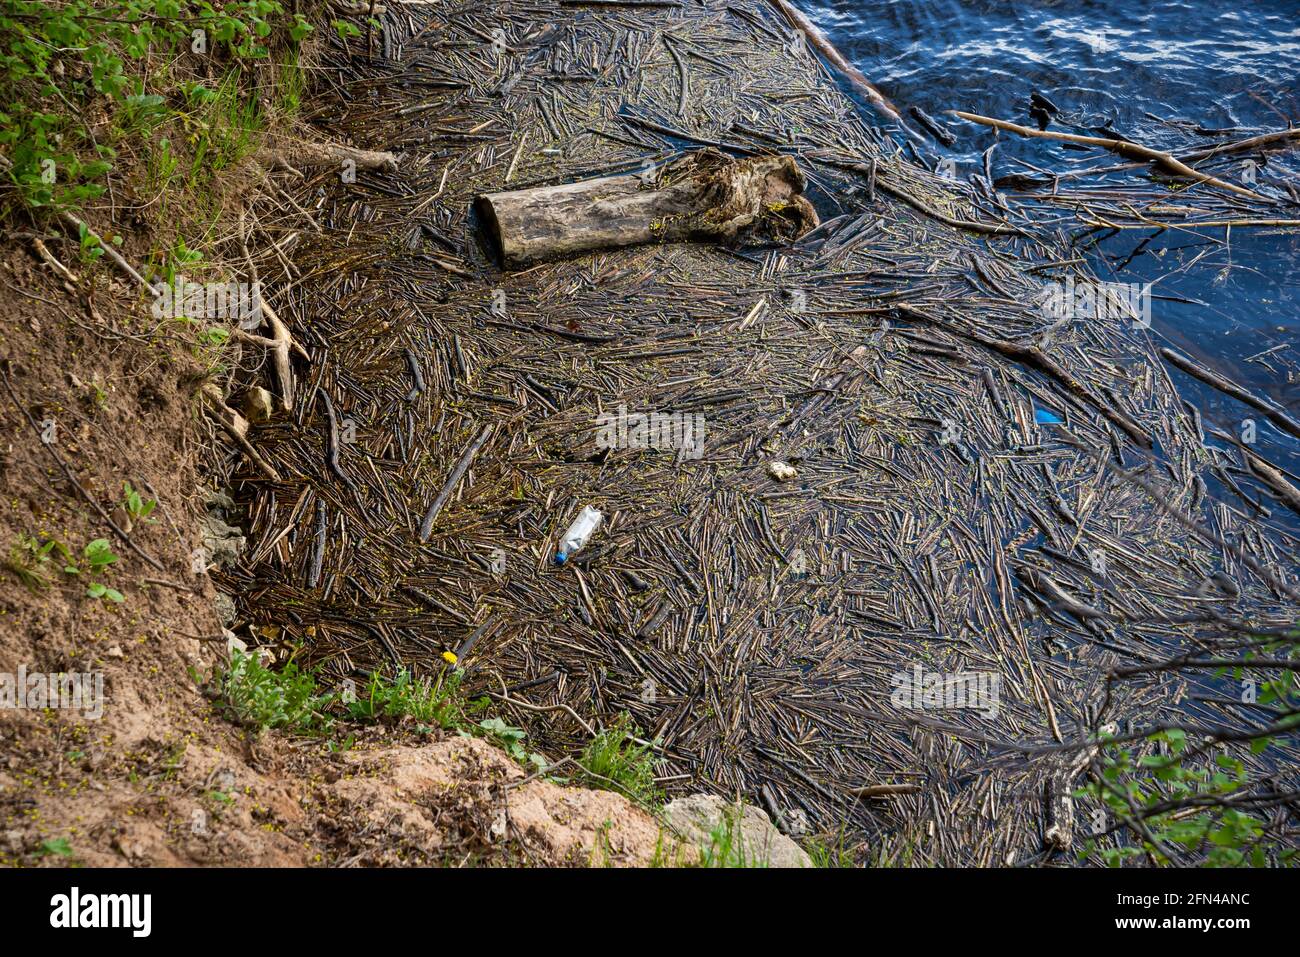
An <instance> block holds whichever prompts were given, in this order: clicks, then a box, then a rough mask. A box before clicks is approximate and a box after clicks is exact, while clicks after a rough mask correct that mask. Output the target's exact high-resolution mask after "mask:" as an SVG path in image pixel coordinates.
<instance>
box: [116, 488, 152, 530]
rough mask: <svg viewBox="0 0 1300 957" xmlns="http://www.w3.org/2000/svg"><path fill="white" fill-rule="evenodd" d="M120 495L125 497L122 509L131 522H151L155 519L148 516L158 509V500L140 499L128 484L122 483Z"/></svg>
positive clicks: (137, 493) (138, 494)
mask: <svg viewBox="0 0 1300 957" xmlns="http://www.w3.org/2000/svg"><path fill="white" fill-rule="evenodd" d="M122 493H123V494H124V495H125V496H126V499H125V501H124V502H123V507H124V508H125V509H126V514H128V515H130V516H131V521H133V522H153V521H155V519H152V518H150V517H149V516H150V515H151V514H152V513H153V510H154V509H155V508H157V507H158V500H157V499H152V498H141V497H140V493H139V492H137V491H136V490H135V489H134V488H132V487H131V483H130V482H123V483H122Z"/></svg>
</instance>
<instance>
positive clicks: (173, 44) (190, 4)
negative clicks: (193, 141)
mask: <svg viewBox="0 0 1300 957" xmlns="http://www.w3.org/2000/svg"><path fill="white" fill-rule="evenodd" d="M310 31H311V25H310V24H309V23H308V22H307V20H306V19H305V18H304V17H303V16H302V15H301V14H298V13H289V12H287V11H286V10H285V7H284V4H283V2H281V0H60V2H50V0H7V2H6V3H5V4H4V5H3V8H2V9H0V150H3V151H4V153H5V155H6V156H7V158H8V160H9V164H8V165H7V167H6V176H7V177H8V179H9V180H10V182H11V183H12V184H13V185H14V186H15V187H16V188H17V189H18V191H19V194H20V196H21V198H22V200H23V201H24V202H25V203H26V204H27V205H29V206H47V205H55V206H58V207H77V206H80V205H82V204H84V203H85V202H86V201H88V200H91V199H94V198H95V197H97V196H99V195H101V194H102V193H103V191H104V188H105V187H104V183H103V180H104V177H105V175H106V174H107V173H108V172H109V170H110V169H111V168H112V164H113V162H114V161H115V160H116V159H117V149H116V148H115V145H114V143H113V142H110V141H109V140H113V139H116V140H117V141H118V143H117V145H121V141H122V140H138V139H141V138H147V137H149V136H150V134H152V133H153V132H154V131H155V130H157V129H158V128H159V127H160V126H162V125H163V124H164V123H165V122H166V121H167V119H168V117H169V115H170V114H171V111H172V108H171V106H170V105H169V99H170V98H171V97H172V96H173V95H174V94H175V93H177V92H184V91H178V90H176V89H175V88H171V89H166V88H158V89H150V88H146V78H148V81H149V82H150V84H151V85H152V84H154V83H156V82H157V80H158V79H161V80H163V81H166V80H167V79H168V77H169V75H170V69H169V68H168V67H167V65H168V64H171V63H172V62H173V61H175V60H176V59H177V58H178V57H183V56H186V55H192V56H205V57H218V56H219V57H222V58H225V59H227V60H233V61H235V62H242V61H251V60H257V59H263V58H266V57H267V56H268V55H269V52H270V49H271V47H272V45H273V44H274V43H275V42H277V40H283V41H287V42H288V43H289V44H290V45H296V44H297V43H298V42H299V41H300V40H302V38H303V37H305V36H306V35H307V34H308V33H309V32H310ZM159 61H160V62H159ZM189 102H192V101H189ZM99 113H103V114H107V115H108V117H109V120H110V123H109V125H108V131H107V133H105V132H104V130H103V129H101V128H99V127H92V126H91V125H90V124H89V123H87V122H86V121H85V120H84V119H83V117H86V116H90V115H96V114H99ZM100 252H102V250H100Z"/></svg>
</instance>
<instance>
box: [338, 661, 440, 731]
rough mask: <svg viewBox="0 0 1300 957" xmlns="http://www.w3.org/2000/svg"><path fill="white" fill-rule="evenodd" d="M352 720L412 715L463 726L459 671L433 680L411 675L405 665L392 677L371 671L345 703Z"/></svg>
mask: <svg viewBox="0 0 1300 957" xmlns="http://www.w3.org/2000/svg"><path fill="white" fill-rule="evenodd" d="M347 710H348V717H350V718H351V719H353V720H354V721H380V720H383V719H385V718H389V719H400V718H406V717H409V718H412V719H414V720H415V721H417V722H419V723H420V724H423V725H430V726H432V725H436V726H438V727H439V728H442V729H444V730H452V729H455V728H460V727H463V726H464V723H465V708H464V701H463V699H462V697H461V694H460V672H458V671H453V670H450V669H448V670H444V671H441V672H439V674H438V677H437V678H434V679H432V680H430V679H428V678H413V677H412V676H411V673H410V672H409V671H408V670H406V669H405V668H403V669H401V670H400V671H398V672H397V676H396V677H395V678H393V679H391V680H389V679H388V678H386V677H384V675H383V673H382V672H380V671H375V672H372V673H371V675H370V681H369V682H368V683H367V685H366V688H365V690H364V691H363V692H361V694H360V695H359V696H358V697H357V700H356V701H352V702H349V703H348V704H347Z"/></svg>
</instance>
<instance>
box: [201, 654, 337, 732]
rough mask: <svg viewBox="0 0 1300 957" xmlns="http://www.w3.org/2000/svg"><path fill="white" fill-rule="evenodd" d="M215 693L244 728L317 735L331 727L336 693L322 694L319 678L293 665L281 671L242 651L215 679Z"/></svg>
mask: <svg viewBox="0 0 1300 957" xmlns="http://www.w3.org/2000/svg"><path fill="white" fill-rule="evenodd" d="M214 684H215V686H216V687H215V691H216V693H217V695H218V696H219V697H220V699H221V701H222V703H223V704H224V706H225V707H226V709H228V710H229V712H230V714H231V715H232V716H233V717H234V718H235V720H236V721H237V722H238V723H240V724H245V725H250V726H253V727H256V728H258V729H259V730H261V729H266V728H283V729H285V730H286V731H294V732H297V733H299V734H317V733H320V732H321V731H323V730H325V729H326V728H327V727H328V726H329V724H330V720H331V719H330V717H329V715H328V714H327V713H326V712H327V710H328V708H329V706H330V705H331V704H332V703H333V701H334V698H335V695H334V694H333V693H324V694H322V693H321V691H320V690H319V688H318V687H317V684H316V676H315V675H313V674H310V673H308V672H303V671H300V670H299V669H298V666H297V664H295V663H294V662H289V663H288V664H286V665H285V666H284V667H283V668H281V669H280V670H279V671H272V670H271V669H269V668H267V667H265V666H264V665H263V664H262V663H261V662H260V661H258V659H257V658H256V657H255V656H253V655H249V654H245V653H244V652H242V651H238V650H234V651H232V652H231V654H230V663H229V666H228V667H227V669H226V671H225V672H224V673H223V674H221V675H218V676H216V677H215V680H214Z"/></svg>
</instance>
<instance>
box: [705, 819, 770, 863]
mask: <svg viewBox="0 0 1300 957" xmlns="http://www.w3.org/2000/svg"><path fill="white" fill-rule="evenodd" d="M741 813H742V812H741V811H740V810H738V809H736V808H733V807H729V808H727V809H726V811H724V812H723V815H722V820H721V821H720V822H719V823H718V826H717V827H715V828H714V829H713V830H712V831H710V832H709V846H708V847H707V848H705V847H702V848H699V855H700V856H699V862H698V864H697V866H698V867H722V868H731V867H767V866H768V865H767V861H766V860H764V859H761V858H757V857H754V856H753V855H751V854H750V853H749V852H748V851H747V850H746V849H745V842H744V840H743V839H742V832H741V828H740V815H741Z"/></svg>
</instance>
